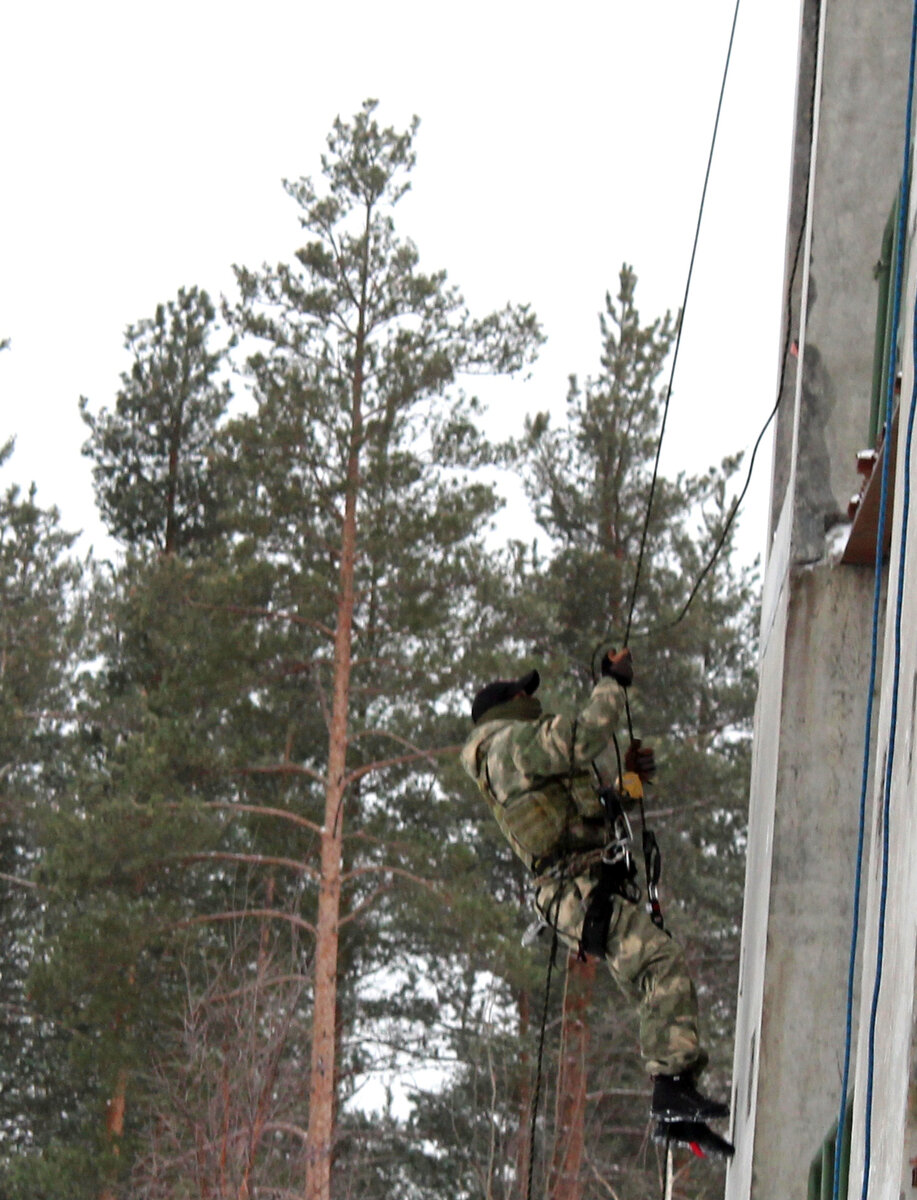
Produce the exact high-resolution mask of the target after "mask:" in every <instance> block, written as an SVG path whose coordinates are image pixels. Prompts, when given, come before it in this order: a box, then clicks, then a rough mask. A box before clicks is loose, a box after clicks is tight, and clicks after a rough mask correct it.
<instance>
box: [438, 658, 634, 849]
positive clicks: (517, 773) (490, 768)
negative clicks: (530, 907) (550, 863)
mask: <svg viewBox="0 0 917 1200" xmlns="http://www.w3.org/2000/svg"><path fill="white" fill-rule="evenodd" d="M617 713H618V685H617V684H616V683H615V681H614V680H613V679H601V680H599V682H598V684H597V685H596V687H595V689H594V690H593V692H592V695H591V696H590V698H589V700H588V702H587V704H586V706H585V707H584V708H583V709H582V711H581V712H580V713H579V715H578V716H577V717H576V718H575V719H574V720H572V721H571V720H570V718H569V717H564V716H556V715H551V714H545V715H544V716H542V717H539V718H538V719H537V720H534V721H521V720H513V719H506V718H501V716H500V710H499V708H496V709H494V710H493V714H494V715H493V717H490V715H489V714H487V713H485V715H484V716H483V717H482V718H481V721H480V722H479V724H478V725H477V726H476V727H475V729H474V732H473V733H472V734H471V736H470V737H469V738H468V741H467V742H466V743H465V745H464V748H463V749H462V766H463V767H464V768H465V770H466V771H467V772H468V774H469V775H470V776H471V778H472V779H473V780H474V781H475V783H477V785H478V787H479V788H480V789H481V792H482V793H483V795H484V798H485V799H486V801H487V803H488V805H489V806H490V809H491V811H492V812H493V814H494V816H495V817H496V819H497V823H498V824H499V826H500V828H501V829H502V830H503V833H504V835H505V836H506V838H507V840H508V841H509V844H510V845H511V846H512V848H513V850H514V851H515V852H516V854H518V855H519V857H520V858H521V859H522V861H523V862H524V863H525V865H526V866H527V867H529V868H531V867H532V865H533V863H537V862H538V861H539V860H543V859H544V858H545V856H546V855H553V854H556V853H558V852H561V851H565V850H571V851H573V850H579V849H585V848H587V847H589V846H596V845H601V844H602V841H603V838H604V823H603V820H602V808H601V805H600V803H599V800H598V797H597V795H596V790H595V786H594V783H593V773H592V770H591V763H592V760H593V758H595V757H596V755H597V754H599V753H600V752H601V751H602V750H603V749H604V748H605V747H606V746H607V745H608V743H609V742H610V741H611V738H612V735H613V734H614V730H615V723H616V718H617Z"/></svg>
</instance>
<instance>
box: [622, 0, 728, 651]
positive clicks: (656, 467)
mask: <svg viewBox="0 0 917 1200" xmlns="http://www.w3.org/2000/svg"><path fill="white" fill-rule="evenodd" d="M740 3H741V0H736V6H735V11H734V12H733V14H732V29H731V30H730V31H729V48H728V49H727V51H726V65H725V67H724V69H723V81H722V83H721V84H720V95H719V100H718V101H717V105H716V119H715V121H714V122H713V137H712V138H711V139H710V153H709V154H708V155H707V170H706V172H705V174H704V186H703V190H702V191H701V198H700V208H699V209H698V213H697V225H696V226H695V229H694V245H693V246H692V247H691V261H690V263H689V264H688V278H687V281H686V283H685V294H684V298H683V299H682V302H681V313H680V315H679V320H678V332H677V334H676V335H675V349H674V351H673V352H672V369H671V371H670V372H669V385H668V387H667V388H666V393H665V406H664V408H663V410H662V425H661V426H660V429H659V439H658V441H657V443H656V460H655V462H654V463H653V478H652V480H651V482H650V491H649V498H648V500H647V504H646V517H645V519H644V522H643V533H642V534H641V537H640V552H639V553H638V555H637V569H636V570H635V572H634V586H633V590H632V591H631V596H630V609H629V610H628V613H627V626H626V628H625V630H624V645H625V646H626V645H627V641H628V638H629V637H630V626H631V622H632V620H633V616H634V606H635V604H636V603H637V588H638V586H639V584H640V570H641V568H642V566H643V554H644V550H645V549H646V538H647V533H648V531H649V524H650V514H651V512H652V509H653V496H654V494H655V492H656V478H657V476H658V474H659V455H660V453H661V452H662V439H663V437H664V435H665V424H666V420H667V418H668V415H669V402H670V401H671V399H672V383H673V381H674V379H675V367H676V364H677V363H678V349H679V347H680V346H681V332H682V330H683V329H684V324H685V311H686V309H687V307H688V293H689V292H690V290H691V276H692V275H693V274H694V260H695V258H696V257H697V243H698V241H699V240H700V228H701V222H702V221H703V217H704V204H705V203H706V200H707V185H708V183H709V182H710V169H711V167H712V165H713V151H714V149H715V148H716V135H717V132H718V131H719V127H720V113H721V112H722V110H723V96H724V94H725V92H726V79H727V77H728V75H729V60H730V59H731V58H732V44H733V42H734V41H735V32H736V22H737V21H738V17H739V5H740Z"/></svg>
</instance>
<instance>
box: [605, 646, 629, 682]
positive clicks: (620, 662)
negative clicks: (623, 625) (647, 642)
mask: <svg viewBox="0 0 917 1200" xmlns="http://www.w3.org/2000/svg"><path fill="white" fill-rule="evenodd" d="M602 674H603V675H605V676H606V677H607V676H609V675H610V676H611V678H612V679H616V680H617V681H618V683H620V685H621V687H630V685H631V684H632V683H633V682H634V660H633V659H632V658H631V654H630V651H629V650H628V649H627V647H625V648H624V649H623V650H619V651H618V652H617V653H615V651H614V650H609V652H608V653H607V654H606V655H605V657H604V658H603V659H602Z"/></svg>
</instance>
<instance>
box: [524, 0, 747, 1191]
mask: <svg viewBox="0 0 917 1200" xmlns="http://www.w3.org/2000/svg"><path fill="white" fill-rule="evenodd" d="M740 6H741V0H736V4H735V9H734V11H733V16H732V25H731V27H730V31H729V44H728V47H727V51H726V61H725V65H724V68H723V78H722V82H721V84H720V91H719V97H718V99H717V106H716V117H715V120H714V125H713V135H712V137H711V141H710V151H709V154H708V156H707V167H706V171H705V173H704V184H703V189H702V192H701V200H700V206H699V210H698V215H697V223H696V226H695V231H694V241H693V244H692V248H691V258H690V262H689V266H688V275H687V280H686V283H685V291H684V297H683V299H682V306H681V312H680V318H679V322H678V332H677V334H676V338H675V346H674V350H673V354H672V366H671V370H670V374H669V384H668V387H667V389H666V399H665V407H664V410H663V418H662V425H661V428H660V433H659V438H658V441H657V446H656V458H655V462H654V464H653V475H652V480H651V483H650V491H649V497H648V501H647V507H646V517H645V520H644V525H643V532H642V534H641V538H640V551H639V555H638V558H637V566H636V570H635V572H634V581H633V589H632V592H631V598H630V608H629V610H628V616H627V630H626V632H625V636H624V645H625V646H626V645H627V641H628V637H629V635H630V627H631V621H632V619H633V613H634V607H635V604H636V597H637V589H638V587H639V582H640V571H641V568H642V564H643V555H644V552H645V547H646V540H647V533H648V529H649V522H650V516H651V512H652V504H653V495H654V492H655V488H656V480H657V477H658V472H659V456H660V453H661V451H662V440H663V436H664V434H665V424H666V418H667V416H668V410H669V402H670V400H671V396H672V383H673V381H674V377H675V367H676V365H677V362H678V350H679V346H680V344H681V333H682V329H683V327H684V317H685V310H686V308H687V303H688V295H689V292H690V289H691V278H692V275H693V272H694V263H695V259H696V257H697V247H698V242H699V239H700V230H701V224H702V221H703V213H704V206H705V203H706V197H707V188H708V184H709V181H710V172H711V167H712V164H713V154H714V150H715V148H716V140H717V133H718V130H719V124H720V115H721V113H722V108H723V97H724V95H725V92H726V81H727V79H728V76H729V64H730V61H731V58H732V48H733V44H734V42H735V32H736V25H737V22H738V16H739V8H740ZM762 436H763V431H762ZM759 441H760V438H759ZM593 657H594V656H593ZM593 667H594V663H593ZM593 674H594V670H593ZM628 725H629V727H630V731H631V736H632V737H633V727H632V725H631V721H630V711H629V709H628ZM619 757H620V755H619ZM560 890H562V889H560ZM557 940H558V935H557V929H556V926H555V928H554V932H553V939H552V945H551V953H550V956H549V960H548V970H547V978H546V981H545V993H544V1002H543V1011H542V1019H541V1030H540V1036H539V1042H538V1051H537V1066H536V1080H535V1089H534V1094H533V1098H532V1111H531V1121H530V1128H529V1154H528V1180H527V1185H526V1196H527V1200H531V1197H532V1188H533V1182H534V1180H533V1176H534V1166H535V1135H536V1129H537V1119H538V1107H539V1099H540V1093H541V1080H542V1073H543V1068H542V1062H543V1056H544V1038H545V1029H546V1025H547V1018H548V1005H549V1001H550V993H551V976H552V973H553V967H554V959H555V956H556V953H557ZM666 1151H667V1154H666V1158H667V1172H666V1186H667V1187H669V1186H670V1183H669V1179H670V1175H671V1170H672V1167H671V1162H672V1160H671V1149H670V1145H669V1144H668V1143H667V1145H666Z"/></svg>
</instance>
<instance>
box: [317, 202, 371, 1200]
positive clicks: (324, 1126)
mask: <svg viewBox="0 0 917 1200" xmlns="http://www.w3.org/2000/svg"><path fill="white" fill-rule="evenodd" d="M368 246H369V211H367V229H366V252H367V253H368ZM367 273H368V262H367V258H366V257H365V256H364V264H363V279H362V293H361V297H360V309H359V316H358V324H357V334H356V345H355V351H354V368H353V388H352V409H351V428H350V453H349V458H348V462H347V485H346V495H345V501H344V518H343V523H342V526H341V561H340V573H339V591H338V600H337V624H336V628H335V638H334V681H333V691H332V705H331V725H330V729H329V733H328V776H327V783H326V787H325V820H324V825H323V827H322V855H321V881H320V884H319V895H318V918H317V920H316V933H315V982H314V992H315V1001H314V1010H313V1014H312V1057H311V1064H310V1073H309V1127H308V1136H307V1143H306V1192H305V1197H306V1200H331V1164H332V1158H333V1151H334V1122H335V1099H336V1091H337V1062H336V1059H337V1037H336V1030H337V988H338V944H339V939H340V913H341V870H342V851H343V841H344V834H343V829H344V812H343V808H344V793H345V791H346V788H347V781H346V772H347V740H348V738H347V728H348V715H349V711H350V673H351V667H352V643H353V613H354V603H355V586H354V583H355V576H356V559H357V493H358V490H359V485H360V444H361V441H362V438H363V355H364V345H365V337H366V332H365V312H366V289H367Z"/></svg>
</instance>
